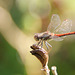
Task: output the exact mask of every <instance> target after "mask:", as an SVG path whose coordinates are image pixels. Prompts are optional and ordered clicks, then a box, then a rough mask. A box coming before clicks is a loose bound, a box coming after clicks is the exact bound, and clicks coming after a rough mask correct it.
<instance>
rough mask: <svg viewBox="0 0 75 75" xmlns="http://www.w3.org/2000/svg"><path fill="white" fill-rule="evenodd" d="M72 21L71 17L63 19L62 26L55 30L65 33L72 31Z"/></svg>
mask: <svg viewBox="0 0 75 75" xmlns="http://www.w3.org/2000/svg"><path fill="white" fill-rule="evenodd" d="M71 26H72V21H71V20H70V19H66V20H65V21H63V23H62V24H61V26H60V27H59V28H58V29H57V30H56V31H55V33H58V34H64V33H68V32H70V31H71Z"/></svg>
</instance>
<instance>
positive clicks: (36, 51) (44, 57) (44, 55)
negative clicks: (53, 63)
mask: <svg viewBox="0 0 75 75" xmlns="http://www.w3.org/2000/svg"><path fill="white" fill-rule="evenodd" d="M31 49H33V50H32V51H30V53H31V54H32V55H34V56H36V57H37V58H38V59H39V61H40V62H41V63H42V66H43V69H41V70H43V71H44V72H45V73H46V75H50V74H49V73H50V70H49V68H48V65H47V64H48V52H47V51H46V50H44V49H43V48H40V47H39V46H38V45H36V44H33V45H32V46H31Z"/></svg>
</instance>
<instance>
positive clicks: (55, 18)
mask: <svg viewBox="0 0 75 75" xmlns="http://www.w3.org/2000/svg"><path fill="white" fill-rule="evenodd" d="M60 23H61V20H60V17H59V16H58V15H57V14H53V15H52V17H51V22H50V24H49V26H48V28H47V31H50V32H54V31H55V30H56V28H57V27H58V26H59V25H60Z"/></svg>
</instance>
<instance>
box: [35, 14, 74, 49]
mask: <svg viewBox="0 0 75 75" xmlns="http://www.w3.org/2000/svg"><path fill="white" fill-rule="evenodd" d="M71 26H72V21H71V20H70V19H66V20H64V21H63V22H62V23H61V20H60V17H59V15H58V14H53V15H52V17H51V22H50V24H49V25H48V28H47V31H45V32H42V33H36V34H35V35H34V39H35V40H36V41H38V43H37V45H39V46H41V48H42V47H43V42H44V43H45V45H46V47H47V49H49V48H48V46H49V47H52V46H51V45H50V44H49V43H48V42H47V41H48V40H50V41H51V40H55V41H62V40H63V38H64V37H65V36H67V35H72V34H75V32H70V31H71Z"/></svg>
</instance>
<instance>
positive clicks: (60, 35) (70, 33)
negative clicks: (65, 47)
mask: <svg viewBox="0 0 75 75" xmlns="http://www.w3.org/2000/svg"><path fill="white" fill-rule="evenodd" d="M72 34H75V32H69V33H64V34H55V36H59V37H62V36H67V35H72Z"/></svg>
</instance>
